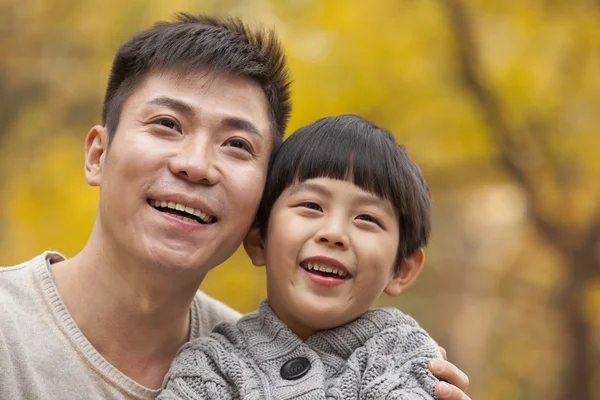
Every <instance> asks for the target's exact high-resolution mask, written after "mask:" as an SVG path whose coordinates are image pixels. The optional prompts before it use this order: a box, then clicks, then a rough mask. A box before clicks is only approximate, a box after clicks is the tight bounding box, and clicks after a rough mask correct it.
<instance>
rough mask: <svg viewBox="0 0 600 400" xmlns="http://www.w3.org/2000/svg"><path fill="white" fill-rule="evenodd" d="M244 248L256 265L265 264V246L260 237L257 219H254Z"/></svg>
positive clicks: (261, 265) (245, 239)
mask: <svg viewBox="0 0 600 400" xmlns="http://www.w3.org/2000/svg"><path fill="white" fill-rule="evenodd" d="M244 250H246V254H248V257H250V259H251V260H252V264H254V266H256V267H263V266H264V265H265V246H264V243H263V240H262V238H261V237H260V229H259V227H258V222H257V221H254V223H253V224H252V228H250V230H249V231H248V234H247V235H246V237H245V238H244Z"/></svg>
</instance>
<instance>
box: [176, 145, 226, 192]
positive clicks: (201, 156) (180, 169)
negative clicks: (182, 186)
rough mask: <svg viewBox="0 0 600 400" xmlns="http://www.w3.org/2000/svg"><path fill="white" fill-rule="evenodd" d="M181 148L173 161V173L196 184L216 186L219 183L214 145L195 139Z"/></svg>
mask: <svg viewBox="0 0 600 400" xmlns="http://www.w3.org/2000/svg"><path fill="white" fill-rule="evenodd" d="M181 146H182V147H181V149H180V150H179V152H178V154H177V155H176V156H175V157H173V158H172V159H171V162H170V169H171V172H173V173H174V174H175V175H177V176H180V177H182V178H183V179H185V180H188V181H190V182H194V183H203V184H206V185H214V184H216V183H217V182H219V179H220V173H219V170H218V168H217V165H216V164H217V154H216V151H217V149H215V145H214V144H213V143H211V142H210V141H209V140H205V139H204V140H203V139H194V140H190V141H188V142H186V143H182V145H181Z"/></svg>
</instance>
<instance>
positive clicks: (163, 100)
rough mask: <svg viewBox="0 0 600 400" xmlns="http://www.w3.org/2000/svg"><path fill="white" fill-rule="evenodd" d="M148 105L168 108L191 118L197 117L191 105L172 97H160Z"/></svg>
mask: <svg viewBox="0 0 600 400" xmlns="http://www.w3.org/2000/svg"><path fill="white" fill-rule="evenodd" d="M147 104H152V105H156V106H163V107H167V108H170V109H172V110H175V111H178V112H180V113H182V114H186V115H189V116H193V115H195V112H194V109H193V108H192V107H191V106H190V105H189V104H187V103H184V102H183V101H181V100H177V99H174V98H172V97H167V96H160V97H157V98H155V99H152V100H150V101H149V102H148V103H147Z"/></svg>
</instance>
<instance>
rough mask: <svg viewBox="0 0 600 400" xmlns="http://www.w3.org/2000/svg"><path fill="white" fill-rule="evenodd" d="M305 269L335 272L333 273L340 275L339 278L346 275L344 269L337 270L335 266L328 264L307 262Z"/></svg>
mask: <svg viewBox="0 0 600 400" xmlns="http://www.w3.org/2000/svg"><path fill="white" fill-rule="evenodd" d="M306 269H307V270H308V271H311V270H315V271H321V272H325V273H328V274H335V275H338V276H340V277H341V278H344V277H345V276H346V273H345V272H344V271H342V270H339V269H337V268H333V267H330V266H324V265H318V264H310V263H307V264H306Z"/></svg>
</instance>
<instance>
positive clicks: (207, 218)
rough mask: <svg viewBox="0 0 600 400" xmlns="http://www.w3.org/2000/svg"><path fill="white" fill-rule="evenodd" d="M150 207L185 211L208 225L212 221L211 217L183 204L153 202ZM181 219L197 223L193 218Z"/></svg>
mask: <svg viewBox="0 0 600 400" xmlns="http://www.w3.org/2000/svg"><path fill="white" fill-rule="evenodd" d="M150 205H152V206H154V207H161V208H170V209H171V210H177V211H183V212H186V213H188V214H191V215H195V216H196V217H198V218H200V219H201V220H202V221H203V222H206V223H209V222H211V220H212V217H210V216H209V215H208V214H205V213H203V212H202V211H200V210H197V209H195V208H192V207H188V206H184V205H183V204H179V203H175V202H172V201H161V200H151V201H150ZM181 218H185V220H186V221H192V222H197V221H196V220H194V219H192V218H187V217H183V216H181Z"/></svg>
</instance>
